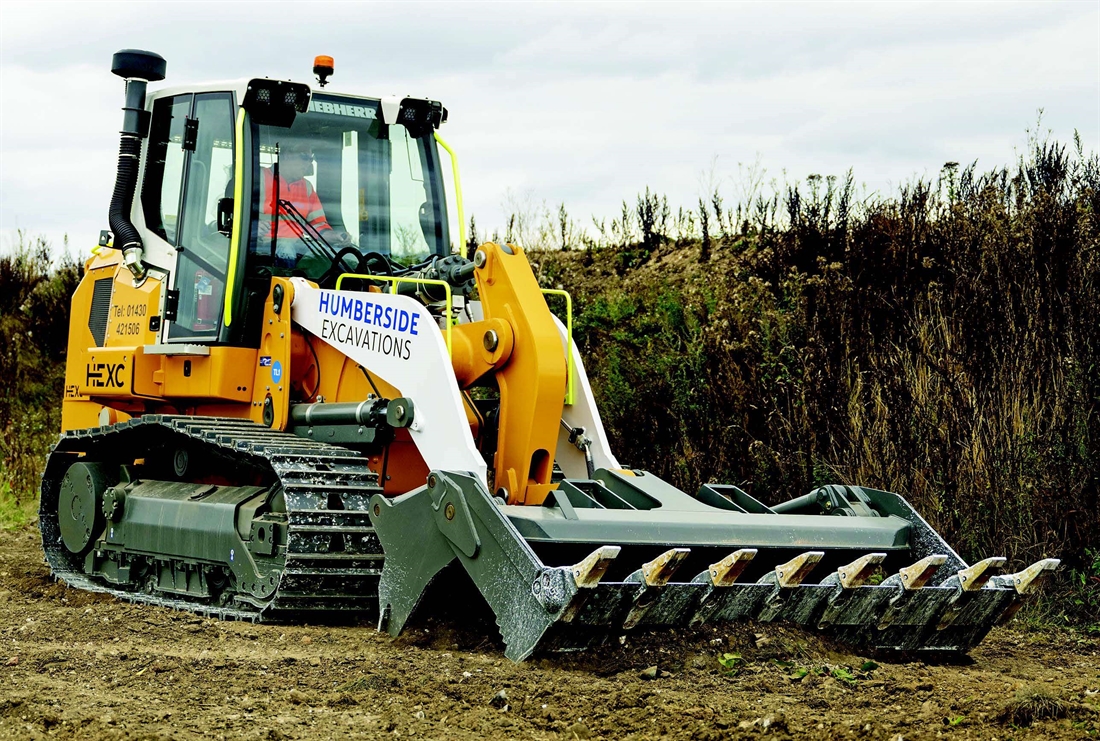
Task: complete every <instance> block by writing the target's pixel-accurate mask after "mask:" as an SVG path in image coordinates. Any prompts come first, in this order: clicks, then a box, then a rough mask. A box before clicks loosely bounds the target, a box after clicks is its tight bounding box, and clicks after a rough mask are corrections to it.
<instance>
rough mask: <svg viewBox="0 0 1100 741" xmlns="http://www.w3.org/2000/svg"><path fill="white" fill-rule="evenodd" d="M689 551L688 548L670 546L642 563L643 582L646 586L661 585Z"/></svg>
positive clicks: (678, 566) (666, 581)
mask: <svg viewBox="0 0 1100 741" xmlns="http://www.w3.org/2000/svg"><path fill="white" fill-rule="evenodd" d="M689 553H691V549H690V548H670V549H668V550H667V551H665V552H664V553H662V554H661V555H659V556H657V558H655V559H653V560H652V561H647V562H646V563H644V564H642V568H641V575H642V579H643V583H644V584H645V585H646V586H647V587H663V586H664V585H665V584H667V583H668V580H669V579H671V578H672V575H673V574H674V573H676V569H678V568H680V564H682V563H683V562H684V559H685V558H687V556H688V554H689Z"/></svg>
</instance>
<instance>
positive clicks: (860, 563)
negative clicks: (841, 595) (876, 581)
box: [836, 553, 886, 589]
mask: <svg viewBox="0 0 1100 741" xmlns="http://www.w3.org/2000/svg"><path fill="white" fill-rule="evenodd" d="M885 560H886V554H885V553H868V554H867V555H865V556H861V557H859V558H857V559H856V560H855V561H852V562H851V563H850V564H848V565H847V566H841V567H840V568H839V569H837V570H836V574H837V577H838V578H839V580H840V586H841V587H843V588H844V589H855V588H856V587H860V586H863V585H864V584H865V583H867V580H868V579H870V578H871V576H872V575H873V574H874V573H875V571H876V570H877V569H878V565H879V564H880V563H882V562H883V561H885Z"/></svg>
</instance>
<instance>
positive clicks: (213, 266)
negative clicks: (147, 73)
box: [168, 93, 233, 339]
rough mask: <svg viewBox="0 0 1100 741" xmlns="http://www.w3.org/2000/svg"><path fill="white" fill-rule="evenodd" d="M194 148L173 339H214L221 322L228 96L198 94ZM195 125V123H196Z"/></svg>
mask: <svg viewBox="0 0 1100 741" xmlns="http://www.w3.org/2000/svg"><path fill="white" fill-rule="evenodd" d="M193 118H194V119H195V120H196V121H197V129H196V132H195V135H194V139H195V148H194V151H192V152H190V153H189V157H188V158H187V165H186V172H187V177H186V180H185V182H184V188H183V199H182V200H183V213H182V219H181V222H180V223H181V229H180V234H179V245H180V246H181V247H182V248H183V250H182V251H181V252H180V255H179V258H178V261H177V264H176V282H175V287H176V290H178V291H179V308H178V311H177V316H176V320H175V321H174V322H173V323H172V324H171V327H170V329H169V332H168V336H169V338H171V339H210V338H212V337H213V336H215V335H216V334H217V330H218V327H219V325H220V323H221V315H222V311H221V310H222V305H223V303H224V297H225V274H226V268H227V265H228V262H229V237H227V236H225V235H223V234H222V233H221V232H219V231H218V224H217V209H218V201H219V200H221V199H222V198H226V197H227V194H228V195H230V196H231V194H230V193H229V191H230V190H231V187H232V185H231V181H232V177H233V103H232V98H231V96H230V95H229V94H228V93H204V94H200V95H196V96H195V111H194V115H193ZM192 126H195V124H192Z"/></svg>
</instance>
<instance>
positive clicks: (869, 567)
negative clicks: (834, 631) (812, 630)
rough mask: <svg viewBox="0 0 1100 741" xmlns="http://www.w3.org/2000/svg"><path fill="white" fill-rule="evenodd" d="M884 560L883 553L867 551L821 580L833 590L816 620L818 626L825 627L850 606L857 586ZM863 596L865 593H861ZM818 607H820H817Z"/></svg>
mask: <svg viewBox="0 0 1100 741" xmlns="http://www.w3.org/2000/svg"><path fill="white" fill-rule="evenodd" d="M885 560H886V554H885V553H867V554H865V555H863V556H860V557H859V558H857V559H856V560H855V561H852V562H851V563H850V564H848V565H846V566H841V567H840V568H838V569H837V570H836V571H834V572H833V573H831V574H829V575H828V576H827V577H825V578H824V579H822V580H821V586H822V587H833V588H834V589H833V592H832V594H830V595H829V596H828V598H827V599H826V600H825V603H824V609H823V611H822V612H821V616H820V618H819V619H818V620H817V621H816V622H817V626H818V627H819V628H827V627H828V626H830V625H832V624H833V622H835V621H836V619H837V618H838V617H839V616H840V615H842V614H843V613H844V612H845V611H846V610H848V609H849V608H850V607H852V605H853V602H852V598H853V596H854V595H855V592H856V590H857V589H859V587H861V586H863V585H864V584H866V583H867V580H868V579H870V578H871V576H872V575H873V574H874V573H875V572H876V571H877V570H878V568H879V564H881V563H882V562H883V561H885ZM861 596H863V597H864V598H865V597H866V595H861ZM819 609H820V608H819Z"/></svg>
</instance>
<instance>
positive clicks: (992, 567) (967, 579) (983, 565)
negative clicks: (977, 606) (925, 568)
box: [936, 556, 1008, 630]
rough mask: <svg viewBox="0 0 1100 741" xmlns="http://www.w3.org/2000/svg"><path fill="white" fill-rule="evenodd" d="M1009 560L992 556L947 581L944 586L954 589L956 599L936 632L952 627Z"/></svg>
mask: <svg viewBox="0 0 1100 741" xmlns="http://www.w3.org/2000/svg"><path fill="white" fill-rule="evenodd" d="M1007 560H1008V559H1006V558H1004V557H1003V556H992V557H991V558H983V559H982V560H981V561H978V562H977V563H976V564H974V565H973V566H967V567H966V568H965V569H960V570H959V571H958V573H957V574H955V575H954V576H952V577H951V578H950V579H948V580H947V581H945V582H944V583H943V585H944V586H945V587H954V588H955V590H956V592H955V597H954V598H953V599H952V600H951V604H950V606H949V607H948V608H947V610H946V611H945V612H944V613H943V615H942V616H941V618H940V622H939V625H937V626H936V630H945V629H947V628H949V627H951V625H952V623H954V622H955V621H956V620H957V619H958V617H959V615H960V614H961V613H962V611H963V608H965V607H966V605H967V604H969V603H970V598H972V597H974V596H975V595H976V593H977V592H980V591H981V590H982V589H983V588H984V587H985V586H986V584H987V583H988V582H989V580H990V579H991V578H993V577H994V576H995V575H996V573H997V571H998V570H1000V568H1001V567H1002V566H1004V565H1005V562H1006V561H1007Z"/></svg>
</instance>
